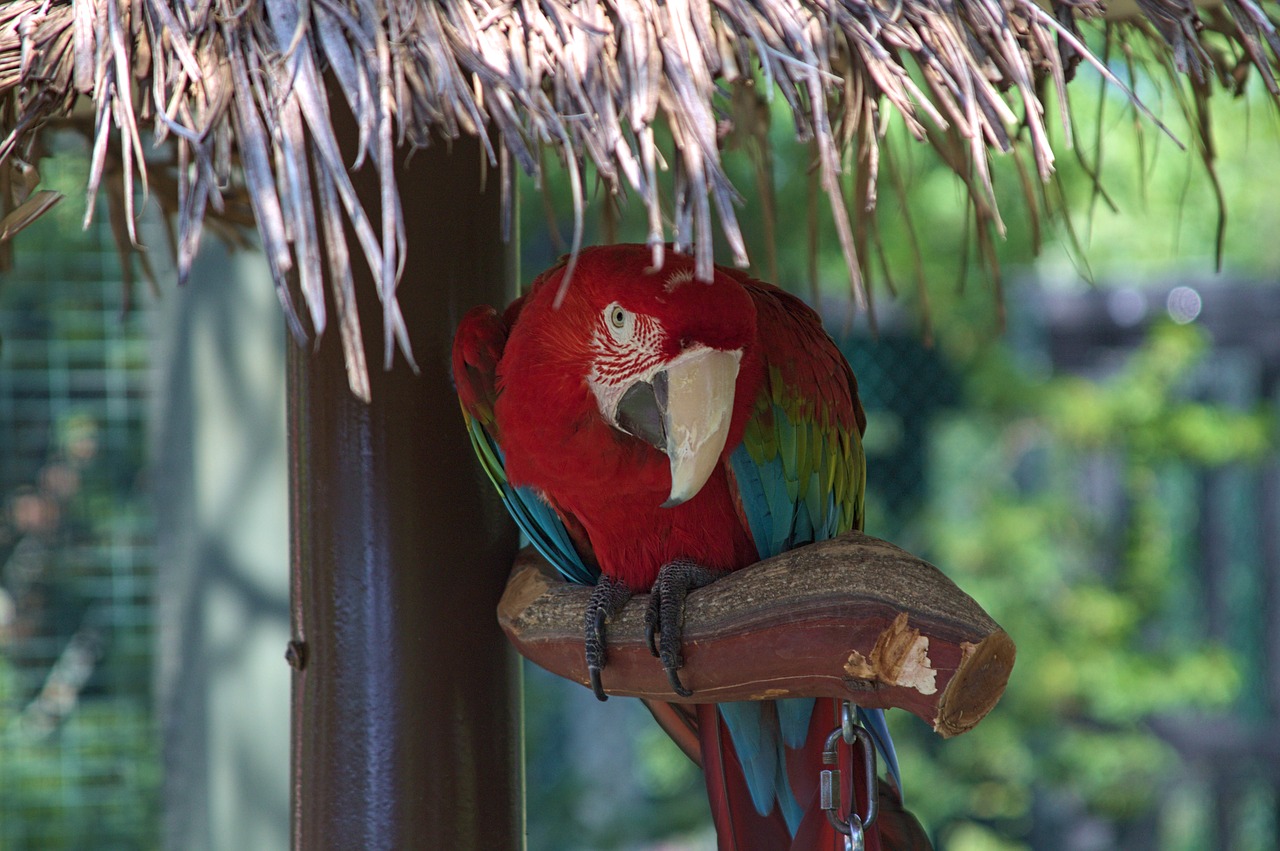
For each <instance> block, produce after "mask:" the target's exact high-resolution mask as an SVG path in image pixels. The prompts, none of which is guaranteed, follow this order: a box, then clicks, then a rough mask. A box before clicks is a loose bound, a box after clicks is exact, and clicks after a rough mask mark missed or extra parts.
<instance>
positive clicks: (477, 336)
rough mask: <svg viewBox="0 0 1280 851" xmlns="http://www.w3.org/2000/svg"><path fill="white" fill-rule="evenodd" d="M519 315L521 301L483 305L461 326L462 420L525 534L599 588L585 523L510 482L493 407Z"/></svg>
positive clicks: (457, 342)
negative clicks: (499, 307) (502, 308)
mask: <svg viewBox="0 0 1280 851" xmlns="http://www.w3.org/2000/svg"><path fill="white" fill-rule="evenodd" d="M519 311H520V302H519V301H518V300H517V301H516V302H514V303H513V304H512V305H511V307H509V308H508V309H507V312H506V314H505V315H504V316H499V315H498V312H497V311H496V310H494V309H493V308H492V307H488V306H481V307H476V308H473V309H472V310H470V311H468V312H467V314H466V315H465V316H463V318H462V321H461V322H460V323H458V330H457V333H456V334H455V335H454V340H453V381H454V385H455V387H456V388H457V391H458V401H459V403H460V404H461V405H462V416H463V420H464V421H465V423H466V427H467V434H468V436H469V437H470V438H471V447H472V449H474V450H475V453H476V457H477V458H479V459H480V466H481V467H483V468H484V471H485V474H486V475H487V476H488V477H489V480H490V481H491V482H493V485H494V487H495V488H497V490H498V494H499V495H500V496H501V497H502V501H503V503H504V504H505V505H506V507H507V511H508V512H509V513H510V514H511V516H512V517H513V518H515V521H516V525H517V526H519V527H520V531H521V532H523V533H524V534H525V536H526V537H527V538H528V539H529V542H530V543H531V544H533V546H534V547H535V548H536V549H537V550H538V552H540V553H541V554H542V555H543V557H544V558H546V559H547V561H549V562H550V563H551V564H552V565H553V566H554V567H555V568H556V569H557V570H558V571H560V573H562V574H563V575H564V577H565V578H566V579H568V580H569V581H570V582H576V583H579V584H582V585H594V584H595V582H596V578H597V577H598V576H599V575H600V570H599V568H598V567H597V566H596V565H595V563H594V561H593V560H592V558H591V557H590V555H589V554H590V543H589V542H588V540H587V535H586V531H585V530H584V529H583V528H582V526H581V524H579V523H578V522H577V520H576V518H574V517H573V516H572V515H571V514H568V513H567V512H562V511H560V510H559V509H557V508H556V506H554V505H552V504H551V503H550V502H548V501H547V500H546V499H544V498H543V497H542V496H540V495H539V494H538V493H536V492H535V491H534V490H533V489H532V488H527V487H515V486H513V485H512V484H511V483H510V482H509V481H508V480H507V474H506V467H505V464H504V460H503V454H502V447H501V436H500V434H499V432H498V424H497V421H496V420H495V419H494V414H493V406H494V403H495V402H496V401H497V398H498V380H497V374H498V363H499V362H500V361H501V360H502V352H503V348H504V347H505V346H506V342H507V334H508V332H509V330H510V325H511V323H512V322H514V321H515V320H516V317H518V315H519ZM584 553H586V555H584Z"/></svg>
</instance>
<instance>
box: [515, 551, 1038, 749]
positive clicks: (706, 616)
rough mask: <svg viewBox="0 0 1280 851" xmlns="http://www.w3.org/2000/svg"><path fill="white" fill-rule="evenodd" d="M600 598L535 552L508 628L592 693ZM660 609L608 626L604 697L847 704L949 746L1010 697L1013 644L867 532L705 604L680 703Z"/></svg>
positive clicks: (538, 659)
mask: <svg viewBox="0 0 1280 851" xmlns="http://www.w3.org/2000/svg"><path fill="white" fill-rule="evenodd" d="M590 593H591V589H590V588H588V587H586V586H582V585H573V584H570V583H568V582H566V581H564V580H563V579H562V578H560V576H559V574H557V573H556V572H555V570H554V569H553V568H552V567H551V566H550V565H548V564H547V563H546V562H545V561H544V560H543V559H542V558H541V557H540V556H539V555H538V554H537V553H536V552H534V551H533V550H532V549H531V548H530V549H525V550H524V551H523V552H521V553H520V555H519V556H518V557H517V559H516V563H515V566H514V567H513V569H512V572H511V577H510V579H509V580H508V581H507V588H506V591H505V592H504V593H503V595H502V600H501V601H500V602H499V603H498V621H499V623H500V624H501V626H502V629H503V630H504V631H505V632H506V633H507V637H508V638H509V639H510V640H511V643H512V644H514V645H515V647H516V649H517V650H519V651H520V653H521V654H522V655H524V656H525V657H526V658H528V659H530V660H531V661H533V662H535V663H537V664H538V665H541V666H542V667H544V668H546V669H547V670H548V671H551V672H552V673H555V674H559V675H560V676H562V677H566V678H568V679H571V680H575V681H577V682H579V683H582V684H583V685H586V684H587V668H586V661H585V659H584V655H583V653H584V651H583V612H584V611H585V610H586V607H587V598H588V597H589V596H590ZM647 601H648V597H647V595H637V596H636V597H635V598H633V599H632V600H631V602H630V603H628V604H627V607H626V608H625V609H624V610H623V611H622V613H621V615H620V616H619V617H617V618H615V619H614V621H613V622H611V623H610V624H609V626H608V631H607V637H608V653H609V655H608V663H607V665H606V667H605V669H604V688H605V691H606V692H607V693H609V694H613V695H627V696H632V697H642V698H647V699H650V700H658V701H666V702H670V703H719V702H723V701H730V700H759V699H765V698H779V697H835V698H844V699H847V700H851V701H853V702H854V703H856V704H858V705H860V706H864V707H868V708H876V707H879V708H890V707H893V708H898V709H905V710H907V711H908V712H911V713H913V714H915V715H918V716H919V717H921V718H923V719H924V720H925V721H928V722H929V723H930V724H931V725H933V729H934V730H936V731H937V732H938V733H939V734H941V735H943V736H954V735H957V734H959V733H963V732H965V731H966V730H968V729H970V728H971V727H973V726H974V725H975V724H977V723H978V722H979V721H980V720H982V717H983V716H984V715H986V714H987V712H989V711H990V710H991V707H993V706H995V704H996V701H997V700H999V699H1000V695H1001V694H1003V693H1004V687H1005V683H1006V682H1008V679H1009V672H1010V670H1011V669H1012V668H1013V660H1014V645H1013V641H1012V640H1011V639H1010V638H1009V636H1008V635H1007V634H1006V633H1005V632H1004V630H1002V629H1001V628H1000V626H999V625H998V624H997V623H996V622H995V621H993V620H992V619H991V618H990V617H989V616H988V615H987V613H986V612H984V611H983V610H982V607H981V606H979V605H978V604H977V603H976V602H974V600H973V598H971V597H970V596H969V595H967V594H965V593H964V592H963V591H961V590H960V589H959V588H957V587H956V585H955V583H953V582H952V581H951V580H950V579H948V578H947V577H945V576H943V575H942V573H941V572H940V571H939V570H938V569H937V568H935V567H934V566H933V565H931V564H928V563H927V562H924V561H921V560H920V559H918V558H916V557H915V556H913V555H911V554H910V553H907V552H905V551H903V550H901V549H899V548H898V547H895V546H893V545H892V544H889V543H886V542H885V541H881V540H879V539H877V538H872V537H869V536H866V535H863V534H860V533H857V532H851V533H849V534H846V535H844V536H841V537H840V538H837V539H835V540H831V541H824V542H822V543H818V544H811V545H809V546H805V547H801V548H799V549H796V550H792V551H791V552H787V553H783V554H782V555H779V556H776V557H774V558H771V559H767V560H765V561H762V562H760V563H758V564H755V565H752V566H751V567H748V568H744V569H743V570H739V571H736V572H735V573H732V574H729V575H727V576H725V577H724V578H723V579H720V580H719V581H717V582H714V583H712V584H711V585H709V586H707V587H706V588H702V589H699V590H697V591H694V592H692V593H691V594H690V595H689V598H688V604H687V606H686V608H685V624H684V656H685V664H684V668H682V669H681V671H680V678H681V680H682V681H683V682H684V684H685V685H686V686H688V687H689V688H690V689H692V690H693V697H692V698H680V697H679V696H678V695H676V694H674V693H673V692H672V691H671V687H670V686H669V685H668V683H667V678H666V676H665V674H664V673H663V670H662V666H661V665H660V664H659V662H658V660H657V659H655V658H653V656H652V655H651V654H650V653H649V648H648V646H647V645H646V644H645V637H644V610H645V605H646V603H647Z"/></svg>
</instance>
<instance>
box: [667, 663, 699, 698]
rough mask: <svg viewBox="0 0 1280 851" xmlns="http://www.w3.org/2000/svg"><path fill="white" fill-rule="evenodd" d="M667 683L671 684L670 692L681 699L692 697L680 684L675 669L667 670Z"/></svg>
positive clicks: (691, 693)
mask: <svg viewBox="0 0 1280 851" xmlns="http://www.w3.org/2000/svg"><path fill="white" fill-rule="evenodd" d="M666 671H667V682H669V683H671V690H672V691H674V692H675V693H676V694H678V695H680V696H681V697H693V692H691V691H689V690H688V689H687V688H685V687H684V684H683V683H681V682H680V675H679V674H677V673H676V669H675V668H667V669H666Z"/></svg>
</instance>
